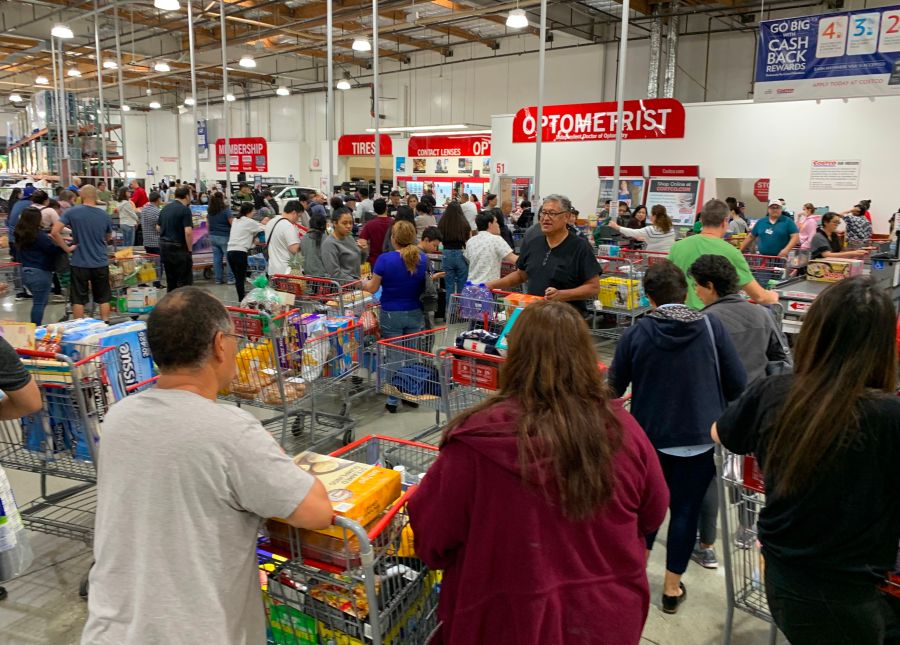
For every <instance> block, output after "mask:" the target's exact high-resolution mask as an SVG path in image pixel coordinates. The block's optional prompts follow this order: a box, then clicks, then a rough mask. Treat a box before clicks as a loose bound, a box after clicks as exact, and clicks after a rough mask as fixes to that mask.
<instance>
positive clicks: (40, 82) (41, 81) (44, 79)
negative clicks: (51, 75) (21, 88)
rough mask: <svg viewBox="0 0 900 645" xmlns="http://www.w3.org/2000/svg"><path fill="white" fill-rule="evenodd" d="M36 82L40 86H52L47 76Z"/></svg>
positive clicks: (39, 77) (37, 79) (40, 77)
mask: <svg viewBox="0 0 900 645" xmlns="http://www.w3.org/2000/svg"><path fill="white" fill-rule="evenodd" d="M34 82H35V83H37V84H38V85H50V80H49V79H48V78H47V77H46V76H38V77H37V78H35V79H34Z"/></svg>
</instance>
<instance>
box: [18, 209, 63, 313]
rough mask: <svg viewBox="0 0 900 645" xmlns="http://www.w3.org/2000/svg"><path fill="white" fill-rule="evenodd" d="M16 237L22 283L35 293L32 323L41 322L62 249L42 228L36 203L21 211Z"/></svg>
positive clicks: (32, 302) (32, 305)
mask: <svg viewBox="0 0 900 645" xmlns="http://www.w3.org/2000/svg"><path fill="white" fill-rule="evenodd" d="M13 237H14V239H15V243H16V259H17V261H18V262H19V263H20V264H21V265H22V267H21V268H22V282H23V284H24V285H25V287H26V288H27V289H28V290H29V291H30V292H31V296H32V300H31V322H33V323H34V324H35V325H41V324H43V319H44V309H45V308H46V307H47V301H48V300H49V299H50V288H51V286H52V282H53V266H54V263H55V261H56V258H57V257H58V256H59V255H60V254H61V253H62V252H63V250H62V249H61V248H59V247H58V246H57V245H56V243H55V242H54V241H53V240H52V239H51V238H50V235H49V234H48V233H47V231H45V230H43V229H42V228H41V211H40V210H38V209H37V208H36V207H34V206H31V207H29V208H26V209H25V210H24V211H22V215H21V217H19V221H18V222H17V223H16V228H15V231H14V232H13Z"/></svg>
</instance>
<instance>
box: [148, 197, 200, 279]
mask: <svg viewBox="0 0 900 645" xmlns="http://www.w3.org/2000/svg"><path fill="white" fill-rule="evenodd" d="M190 203H191V189H190V187H189V186H187V185H185V184H182V185H181V186H179V187H178V188H176V189H175V201H172V202H169V203H168V204H166V205H165V207H164V208H163V209H162V210H161V211H160V213H159V223H158V224H157V226H156V227H157V229H158V230H159V254H160V256H161V257H162V263H163V269H164V270H165V272H166V290H167V291H175V289H177V288H178V287H185V286H189V285H191V284H193V283H194V258H193V255H192V254H191V249H192V248H193V244H194V239H193V238H194V219H193V217H192V216H191V209H190V206H189V204H190Z"/></svg>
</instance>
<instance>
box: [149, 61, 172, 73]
mask: <svg viewBox="0 0 900 645" xmlns="http://www.w3.org/2000/svg"><path fill="white" fill-rule="evenodd" d="M153 69H155V70H156V71H157V72H171V71H172V68H171V67H169V64H168V63H167V62H166V61H164V60H161V61H159V62H158V63H156V65H154V66H153Z"/></svg>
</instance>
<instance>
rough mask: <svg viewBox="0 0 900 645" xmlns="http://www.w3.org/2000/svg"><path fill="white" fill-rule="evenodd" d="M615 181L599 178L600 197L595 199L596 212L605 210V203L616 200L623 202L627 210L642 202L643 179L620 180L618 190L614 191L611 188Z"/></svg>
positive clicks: (610, 178) (608, 178)
mask: <svg viewBox="0 0 900 645" xmlns="http://www.w3.org/2000/svg"><path fill="white" fill-rule="evenodd" d="M614 184H615V180H614V179H613V178H612V177H601V178H600V197H598V198H597V210H598V211H602V210H603V209H605V208H606V202H607V201H612V200H614V199H616V198H618V200H619V201H620V202H624V203H625V204H626V205H627V206H628V208H634V207H635V206H638V205H639V204H643V203H644V201H643V199H644V178H643V177H641V178H640V179H620V180H619V190H618V191H614V190H613V186H614Z"/></svg>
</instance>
